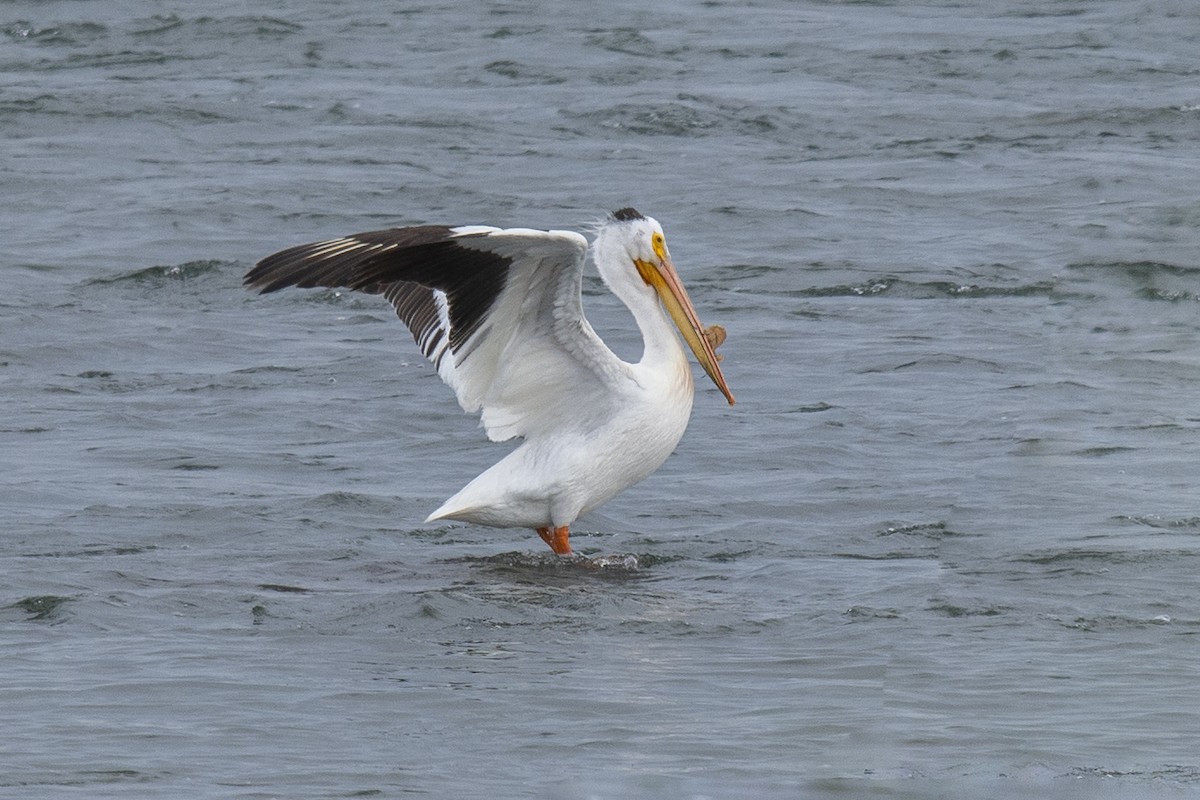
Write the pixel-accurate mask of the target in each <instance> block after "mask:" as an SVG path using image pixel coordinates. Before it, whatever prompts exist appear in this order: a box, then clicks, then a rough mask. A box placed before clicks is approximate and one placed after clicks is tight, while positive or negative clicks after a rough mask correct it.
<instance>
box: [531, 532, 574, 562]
mask: <svg viewBox="0 0 1200 800" xmlns="http://www.w3.org/2000/svg"><path fill="white" fill-rule="evenodd" d="M537 532H538V536H540V537H542V541H543V542H545V543H546V544H548V545H550V549H551V550H553V551H554V552H555V553H558V554H559V555H560V556H569V555H571V542H570V538H571V531H570V530H568V529H567V526H566V525H563V526H562V527H561V528H538V529H537Z"/></svg>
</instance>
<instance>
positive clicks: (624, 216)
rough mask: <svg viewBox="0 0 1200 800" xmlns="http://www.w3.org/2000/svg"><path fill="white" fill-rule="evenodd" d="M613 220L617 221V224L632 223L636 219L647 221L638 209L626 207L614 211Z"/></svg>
mask: <svg viewBox="0 0 1200 800" xmlns="http://www.w3.org/2000/svg"><path fill="white" fill-rule="evenodd" d="M613 219H615V220H616V221H617V222H631V221H633V220H635V219H645V217H644V216H642V213H641V212H640V211H638V210H637V209H636V208H629V207H628V206H626V207H625V208H621V209H618V210H616V211H614V212H613Z"/></svg>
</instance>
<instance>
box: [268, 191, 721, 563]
mask: <svg viewBox="0 0 1200 800" xmlns="http://www.w3.org/2000/svg"><path fill="white" fill-rule="evenodd" d="M587 254H588V242H587V239H585V238H584V237H583V236H582V235H580V234H578V233H575V232H573V231H558V230H550V231H542V230H530V229H527V228H508V229H501V228H493V227H487V226H481V225H465V226H458V227H450V226H444V225H420V226H415V227H403V228H388V229H386V230H379V231H368V232H366V233H356V234H352V235H350V236H343V237H340V238H337V239H328V240H325V241H321V242H314V243H312V244H303V245H299V246H297V247H291V248H288V249H287V250H282V251H280V252H278V253H275V254H274V255H271V256H267V257H266V258H264V259H263V260H262V261H260V262H259V263H258V264H257V265H256V266H255V267H254V268H252V269H251V270H250V271H249V272H248V273H246V278H245V284H246V285H247V286H248V287H251V288H254V289H257V290H258V291H259V292H261V293H267V292H274V291H277V290H279V289H283V288H285V287H288V286H297V287H300V288H312V287H316V286H324V287H330V288H346V289H352V290H355V291H360V292H366V293H368V294H381V295H383V296H384V298H386V299H387V300H388V301H389V302H391V304H392V306H393V307H395V309H396V314H397V315H398V316H399V317H400V319H401V320H402V321H403V322H404V323H405V325H407V326H408V328H409V330H410V331H411V332H412V335H413V339H415V340H416V343H417V345H418V346H419V347H420V348H421V352H422V353H423V354H424V355H425V357H426V358H428V359H429V360H430V361H431V362H433V365H434V367H436V369H437V372H438V375H439V376H440V377H441V378H442V380H443V381H445V382H446V384H447V385H449V386H450V388H451V389H453V390H454V393H455V395H456V396H457V397H458V402H459V405H461V406H462V407H463V410H465V411H467V412H468V413H475V412H481V424H482V426H483V428H484V430H485V431H486V433H487V436H488V438H489V439H491V440H492V441H497V442H500V441H505V440H508V439H512V438H514V437H522V438H524V442H523V443H522V444H521V445H520V446H519V447H517V448H516V449H515V450H513V451H512V452H511V453H509V454H508V455H507V456H506V457H505V458H503V459H501V460H500V461H499V462H498V463H496V464H495V465H494V466H492V467H490V468H489V469H487V470H485V471H484V472H483V473H482V474H480V475H479V477H477V478H475V479H474V480H473V481H471V482H470V483H468V484H467V485H466V486H465V487H463V489H462V490H461V491H459V492H458V493H457V494H455V495H454V496H453V497H451V498H450V499H449V500H447V501H446V502H445V503H443V504H442V505H441V507H440V508H438V509H437V510H436V511H434V512H433V513H432V514H430V515H429V517H428V519H427V520H426V521H427V522H429V521H432V520H460V521H463V522H470V523H475V524H479V525H489V526H493V527H500V528H517V527H523V528H533V529H534V530H536V531H537V533H538V535H539V536H541V537H542V539H543V540H544V541H545V542H546V543H547V544H548V545H550V548H551V549H552V550H553V551H554V552H555V553H557V554H559V555H564V556H565V555H570V554H571V544H570V526H571V524H572V523H574V522H575V520H576V519H577V518H578V517H579V516H580V515H581V514H584V513H586V512H588V511H590V510H591V509H593V508H595V507H596V506H598V505H600V504H601V503H603V502H604V501H606V500H608V499H609V498H611V497H612V496H613V495H615V494H617V493H618V492H620V491H622V490H623V489H625V488H627V487H629V486H632V485H633V484H635V483H637V482H638V481H640V480H642V479H643V478H645V477H647V476H648V475H650V473H652V472H654V471H655V470H656V469H658V468H659V466H661V465H662V463H663V462H664V461H665V460H666V459H667V456H669V455H670V454H671V452H672V451H673V450H674V449H675V445H676V444H678V443H679V440H680V438H682V436H683V431H684V429H685V428H686V427H687V422H688V417H689V416H690V415H691V412H692V397H693V395H694V393H695V388H694V386H693V383H692V372H691V367H690V365H689V363H688V359H687V355H686V354H685V353H684V350H683V348H682V347H681V346H680V342H679V338H678V337H677V336H676V335H675V332H674V330H672V326H671V323H672V322H674V325H675V327H676V328H678V330H679V333H680V334H682V336H683V340H684V341H685V342H687V344H688V346H689V347H690V348H691V350H692V352H693V353H694V354H695V355H696V359H697V360H698V361H699V362H700V366H701V367H703V368H704V371H705V372H706V373H707V374H708V377H709V378H711V379H712V381H713V383H715V384H716V386H717V388H718V389H720V390H721V392H722V394H724V395H725V398H726V399H727V400H728V401H729V404H730V405H733V402H734V399H733V395H732V394H731V393H730V391H729V387H728V386H727V385H726V383H725V377H724V376H723V375H722V374H721V368H720V366H719V365H718V363H717V362H718V361H719V357H718V356H717V355H716V353H715V352H714V349H713V348H714V346H715V345H718V344H720V339H721V338H723V333H724V331H723V329H720V331H719V332H718V331H717V329H718V328H719V326H713V328H712V329H709V330H707V331H706V330H705V329H704V328H702V327H701V325H700V321H699V319H698V318H697V316H696V310H695V308H694V307H693V306H692V301H691V299H690V298H689V297H688V294H687V291H686V290H685V289H684V288H683V283H682V282H681V281H680V279H679V275H678V273H676V271H675V267H674V265H673V264H672V262H671V255H670V252H669V251H668V250H667V242H666V239H665V238H664V236H663V229H662V226H661V225H659V224H658V222H657V221H655V220H654V219H652V218H650V217H646V216H643V215H642V214H640V213H638V212H637V211H636V210H635V209H632V208H622V209H620V210H619V211H615V212H613V213H612V214H611V215H609V216H608V217H606V218H605V220H604V221H603V222H602V223H601V224H600V225H599V228H598V230H597V231H596V236H595V240H594V242H593V244H592V247H591V254H592V259H593V261H594V262H595V264H596V268H597V269H598V271H599V272H600V277H601V278H602V279H603V280H604V283H605V284H606V285H607V286H608V288H609V289H610V290H611V291H612V293H613V294H615V295H616V296H617V297H618V298H619V299H620V300H621V301H622V302H624V303H625V305H626V306H627V307H628V308H629V311H630V312H631V313H632V314H633V318H634V321H635V322H636V323H637V326H638V328H639V329H640V331H641V334H642V339H643V341H644V345H645V349H644V351H643V353H642V358H641V360H640V361H638V362H636V363H633V364H630V363H627V362H625V361H622V360H621V359H619V358H617V356H616V355H615V354H614V353H613V352H612V351H611V350H610V349H609V348H608V347H607V346H606V345H605V344H604V342H603V341H602V340H601V339H600V337H599V336H597V335H596V332H595V331H594V330H592V326H591V325H590V324H589V323H588V321H587V318H586V317H584V315H583V306H582V298H581V288H582V282H583V268H584V262H585V261H586V259H587ZM664 311H665V313H664Z"/></svg>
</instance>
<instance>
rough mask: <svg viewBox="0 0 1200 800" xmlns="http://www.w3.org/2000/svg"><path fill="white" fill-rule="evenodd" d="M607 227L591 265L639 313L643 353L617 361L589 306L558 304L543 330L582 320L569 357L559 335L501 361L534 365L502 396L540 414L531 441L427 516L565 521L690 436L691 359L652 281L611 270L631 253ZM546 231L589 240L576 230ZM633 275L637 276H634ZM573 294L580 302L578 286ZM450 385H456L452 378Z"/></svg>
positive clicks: (487, 418)
mask: <svg viewBox="0 0 1200 800" xmlns="http://www.w3.org/2000/svg"><path fill="white" fill-rule="evenodd" d="M606 232H607V231H606V229H601V231H600V233H599V235H598V236H597V239H596V243H595V246H594V254H595V261H596V264H597V267H598V268H599V269H600V274H601V277H603V278H604V279H605V282H606V283H607V284H608V286H609V288H610V289H611V290H612V291H613V293H614V294H616V295H617V296H618V297H619V298H620V299H621V300H622V301H624V302H625V304H626V305H627V306H628V307H629V310H630V312H631V313H632V314H633V317H634V319H635V320H636V321H637V324H638V327H639V329H640V330H641V333H642V337H643V339H644V341H645V350H644V352H643V355H642V359H641V360H640V361H638V362H637V363H636V364H629V363H626V362H624V361H621V360H620V359H618V358H617V356H616V355H615V354H614V353H613V352H612V351H611V350H609V349H608V347H607V346H605V344H604V343H603V342H602V341H601V340H600V339H599V337H597V336H596V334H595V333H594V332H593V331H592V329H591V326H590V325H589V324H588V323H587V321H586V319H584V318H583V316H582V314H578V315H575V314H574V313H572V312H573V309H572V304H571V303H564V304H563V305H558V304H550V305H549V309H550V311H549V314H548V315H549V316H550V317H551V319H550V320H549V321H548V323H549V324H547V325H544V326H539V327H541V328H542V329H543V331H544V330H546V329H549V330H554V329H556V328H558V327H559V326H556V325H554V324H553V322H554V320H553V317H554V316H555V312H564V315H566V316H571V317H573V323H574V324H573V325H572V326H571V327H568V328H566V329H567V330H571V332H572V338H571V339H570V342H569V350H568V352H569V356H568V357H566V358H564V355H565V353H564V348H563V347H562V343H561V342H557V341H555V340H554V338H553V336H551V337H550V339H549V340H547V339H545V338H543V337H538V338H533V337H530V338H529V339H515V340H514V341H511V342H510V343H509V347H508V348H506V349H508V350H509V352H508V353H506V354H505V356H504V357H503V361H504V362H505V363H508V364H522V365H524V367H525V371H528V372H530V373H531V374H528V375H526V376H524V377H523V379H522V380H520V381H519V382H513V383H511V384H509V385H510V387H512V388H514V389H515V388H517V387H520V389H521V390H522V392H521V394H522V395H523V396H521V397H520V398H519V399H518V398H517V397H511V395H512V394H513V393H512V391H511V390H510V391H509V392H505V393H504V394H506V395H510V399H511V400H514V401H517V402H515V403H514V405H516V406H517V407H518V409H519V411H517V412H516V413H515V414H513V416H516V417H523V418H526V419H528V418H529V417H528V416H526V415H527V414H528V413H529V412H532V416H533V419H535V420H536V424H535V425H531V426H522V428H523V429H522V430H521V431H520V433H521V435H523V436H524V437H525V442H524V443H523V444H522V445H521V446H520V447H518V448H517V449H516V450H514V451H513V452H512V453H510V454H509V455H508V456H506V457H505V458H504V459H502V460H501V461H500V462H498V463H497V464H495V465H494V466H492V467H491V468H490V469H488V470H486V471H485V472H484V473H483V474H481V475H480V476H479V477H477V478H475V479H474V480H473V481H471V482H470V483H469V484H467V485H466V486H465V487H464V488H463V489H462V490H461V491H459V492H458V493H457V494H455V495H454V496H453V497H451V498H450V499H448V500H447V501H446V502H445V503H443V504H442V506H441V507H440V508H438V509H437V510H436V511H434V512H433V513H432V514H431V515H430V516H429V520H437V519H454V520H462V521H464V522H473V523H476V524H480V525H491V526H496V527H528V528H542V527H560V526H564V525H569V524H571V523H572V522H574V520H575V519H576V517H578V516H579V515H580V514H584V513H586V512H588V511H590V510H591V509H593V508H595V507H596V506H598V505H600V504H601V503H603V502H604V501H606V500H608V499H609V498H611V497H612V496H614V495H616V494H617V493H619V492H620V491H621V490H623V489H625V488H626V487H628V486H631V485H632V484H634V483H637V482H638V481H640V480H642V479H643V478H645V477H647V476H648V475H650V474H651V473H652V472H654V471H655V470H656V469H658V468H659V467H660V466H662V463H663V462H664V461H665V460H666V459H667V456H669V455H670V454H671V453H672V452H673V451H674V449H675V446H676V445H677V444H678V443H679V440H680V438H682V437H683V433H684V430H685V429H686V428H687V423H688V418H689V417H690V416H691V412H692V399H693V397H694V394H695V388H694V384H693V381H692V372H691V366H690V364H689V363H688V359H687V356H686V354H685V353H684V350H683V347H682V344H681V343H680V341H679V337H678V336H677V335H676V333H675V330H674V328H673V327H672V323H671V321H670V319H669V318H668V317H667V315H666V314H665V313H664V311H663V309H662V306H661V305H660V304H659V300H658V296H657V294H656V293H655V291H654V289H652V288H651V287H650V286H647V285H646V284H645V283H643V282H642V281H641V279H640V278H638V277H637V274H636V273H635V272H631V271H630V270H628V269H626V270H624V271H622V272H619V273H616V275H614V273H613V272H611V271H610V270H608V269H606V265H608V264H610V263H612V264H613V265H614V266H615V265H621V264H627V263H628V261H629V259H628V256H627V255H625V254H624V253H623V252H616V251H617V250H618V249H620V250H623V249H624V247H623V245H622V243H621V242H619V241H610V240H609V238H608V237H606V235H605V234H606ZM550 235H561V236H573V237H577V238H578V239H579V240H580V241H583V239H582V237H579V236H578V234H569V233H566V232H559V231H552V232H551V234H550ZM489 238H493V237H489ZM584 246H585V247H586V242H584ZM631 274H632V276H633V280H629V279H628V277H627V276H629V275H631ZM520 296H521V297H522V298H523V299H528V297H529V295H528V294H525V293H522V294H521V295H520ZM573 296H574V298H575V303H576V304H577V303H578V297H579V294H578V289H575V291H574V295H573ZM572 351H573V352H572ZM471 357H472V358H474V357H475V356H474V354H473V355H472V356H471ZM467 363H468V365H469V363H470V362H467ZM444 366H445V363H443V367H444ZM538 373H540V374H538ZM443 377H447V376H446V375H445V374H444V375H443ZM447 382H448V383H450V384H451V386H453V385H454V380H453V379H449V378H448V380H447ZM488 405H489V404H488V403H487V402H486V401H485V402H484V403H483V422H484V425H485V427H487V428H488V432H489V435H492V436H493V438H507V436H504V434H505V433H509V431H508V430H507V429H504V428H505V426H504V425H503V423H502V420H504V419H507V418H508V417H509V414H507V413H498V412H497V411H496V410H492V411H491V412H489V409H488ZM489 423H491V424H489ZM498 423H499V424H498ZM494 427H499V428H501V429H502V430H501V431H499V433H500V434H501V435H500V436H495V435H493V434H494V433H496V432H497V431H494V430H493V428H494Z"/></svg>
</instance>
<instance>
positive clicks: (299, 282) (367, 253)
mask: <svg viewBox="0 0 1200 800" xmlns="http://www.w3.org/2000/svg"><path fill="white" fill-rule="evenodd" d="M486 235H487V234H486V233H469V234H464V235H461V236H460V235H455V234H454V233H453V229H452V228H450V227H448V226H445V225H420V226H414V227H409V228H388V229H386V230H379V231H367V232H365V233H355V234H352V235H350V236H346V237H343V238H341V239H330V240H326V241H323V242H314V243H311V244H302V245H298V246H296V247H289V248H288V249H286V250H281V251H279V252H278V253H275V254H273V255H270V256H267V257H266V258H264V259H263V260H262V261H260V262H258V264H257V265H255V267H254V268H253V269H251V270H250V271H249V272H247V273H246V278H245V284H246V285H247V286H249V287H251V288H254V289H258V290H259V292H262V293H264V294H265V293H267V292H274V291H278V290H279V289H283V288H285V287H288V286H296V287H299V288H303V289H309V288H313V287H317V286H324V287H328V288H344V289H352V290H354V291H360V292H365V293H368V294H382V295H384V296H385V297H386V298H387V299H388V301H389V302H391V303H392V305H393V307H395V309H396V313H397V315H398V316H399V317H400V319H401V320H403V321H404V323H405V324H406V325H407V326H408V328H409V330H411V331H412V334H413V338H414V339H416V341H417V343H418V344H419V345H421V346H422V349H425V348H429V349H428V350H427V351H426V353H425V354H426V356H429V355H430V353H431V352H432V351H433V348H434V347H435V345H436V342H437V337H436V336H433V335H431V332H432V331H433V330H434V329H436V327H437V325H438V313H437V305H436V300H435V296H434V293H433V290H437V291H441V292H443V293H444V294H445V295H446V305H447V308H448V312H449V317H450V329H449V331H448V332H447V333H448V337H449V344H450V349H451V350H452V351H454V352H456V353H457V352H458V350H459V348H460V347H461V346H462V345H463V344H464V343H465V342H467V341H468V340H469V339H470V338H471V335H472V334H474V333H475V332H476V331H477V330H478V329H479V327H480V325H482V324H483V321H484V320H485V319H486V318H487V315H488V312H489V311H491V308H492V306H493V304H494V303H495V301H496V298H497V297H498V296H499V294H500V292H501V290H502V289H503V288H504V283H505V281H506V280H507V278H508V270H509V267H510V266H511V263H512V262H511V260H510V259H508V258H506V257H504V256H500V255H497V254H495V253H491V252H487V251H484V250H476V249H473V248H470V247H464V246H463V244H464V243H465V242H467V241H469V240H470V239H471V238H473V237H478V236H486Z"/></svg>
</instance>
